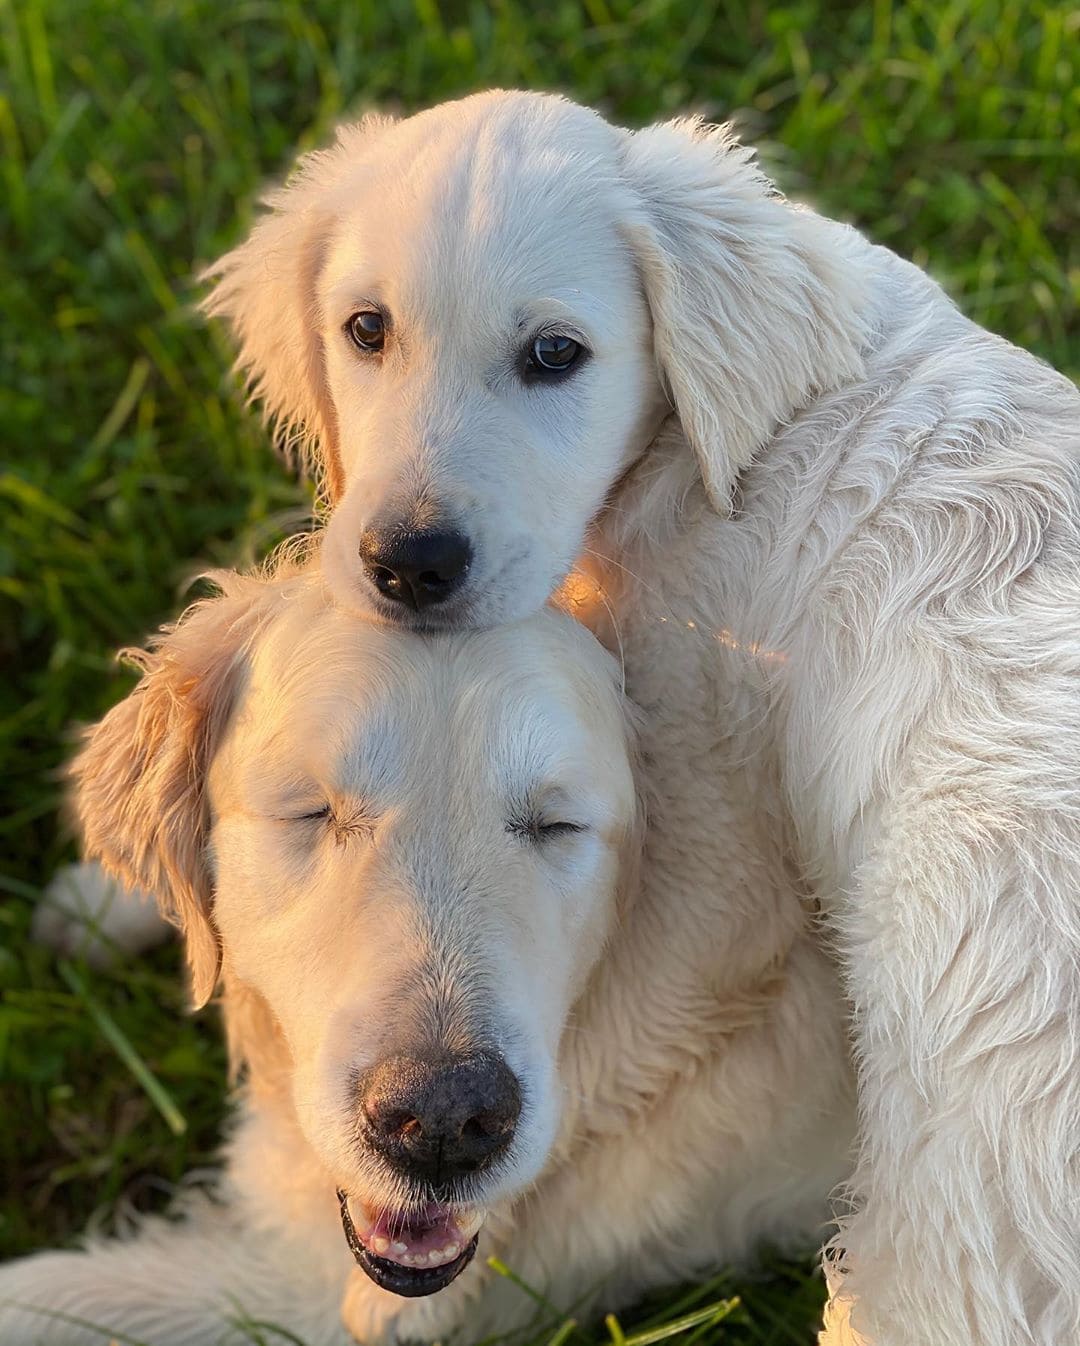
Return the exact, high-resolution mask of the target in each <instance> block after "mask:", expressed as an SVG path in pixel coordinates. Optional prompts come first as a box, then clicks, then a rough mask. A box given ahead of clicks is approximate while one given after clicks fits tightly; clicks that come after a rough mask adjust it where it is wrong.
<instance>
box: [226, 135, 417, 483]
mask: <svg viewBox="0 0 1080 1346" xmlns="http://www.w3.org/2000/svg"><path fill="white" fill-rule="evenodd" d="M392 121H393V119H392V118H389V117H377V116H368V117H365V118H364V119H363V120H362V121H360V122H357V123H356V124H354V125H349V126H342V127H339V128H338V131H337V140H336V143H335V144H334V145H333V146H332V147H331V148H329V149H326V150H316V151H314V152H312V153H310V154H306V155H304V156H303V157H302V158H301V159H300V161H299V162H298V163H297V165H296V167H295V169H294V170H293V173H292V175H291V176H290V178H289V179H288V181H287V182H286V184H285V185H284V186H283V187H279V188H277V189H276V190H274V191H271V192H269V193H268V194H267V195H266V196H265V197H264V198H263V204H264V205H265V206H267V207H268V208H269V214H266V215H264V216H263V217H262V218H261V219H260V220H259V221H258V222H257V223H256V224H255V227H254V228H253V229H252V231H251V233H250V234H249V236H248V238H247V239H246V240H245V241H244V242H243V243H241V244H240V245H239V247H236V248H234V249H233V250H232V251H231V252H227V253H226V254H225V255H224V256H223V257H220V258H219V259H218V260H217V261H216V262H214V263H213V264H212V265H211V266H209V267H207V269H206V270H205V271H204V272H203V273H202V275H201V276H200V280H210V281H213V282H215V284H214V288H213V290H212V291H211V293H210V294H209V295H208V296H207V298H206V299H205V300H204V301H203V304H202V309H203V312H204V313H207V314H209V315H210V316H211V317H218V318H224V319H225V320H226V321H227V322H228V323H229V325H230V326H231V328H232V332H233V336H234V338H235V340H236V343H237V347H238V350H239V354H238V356H237V362H236V363H237V367H238V368H239V369H240V370H242V371H243V373H244V375H245V377H246V380H247V390H248V394H249V396H250V397H251V399H252V400H259V401H261V402H262V404H263V408H264V411H265V414H266V416H267V417H268V419H269V420H270V421H271V422H272V423H273V424H274V427H275V432H276V436H277V440H278V443H279V445H280V446H281V447H282V448H283V449H284V450H285V451H286V452H288V453H291V452H293V451H299V453H300V456H301V457H302V458H303V459H304V460H305V461H310V462H314V463H315V464H316V465H317V466H318V467H319V468H321V470H322V473H323V475H324V478H325V484H326V487H327V489H328V491H329V493H330V496H331V498H332V499H333V498H336V497H337V496H338V495H339V494H340V492H341V490H342V488H343V485H344V483H343V481H342V472H341V460H340V457H339V455H338V427H337V415H336V412H335V410H334V405H333V402H332V401H331V398H330V393H329V390H328V388H327V386H326V367H325V359H324V352H323V342H322V333H321V319H322V315H321V314H320V313H319V311H318V303H317V299H316V293H315V287H316V282H317V280H318V277H319V273H320V271H321V269H322V264H323V257H324V250H325V245H326V239H327V234H328V231H329V229H330V227H331V226H332V224H333V218H334V215H333V212H334V205H335V201H334V188H335V187H337V186H338V185H339V184H341V183H342V182H343V181H344V180H345V179H346V178H347V176H348V173H349V170H350V168H351V167H353V166H354V165H355V164H356V162H357V160H358V159H359V158H360V157H361V156H362V154H363V152H364V150H365V149H366V147H367V146H368V144H369V143H370V141H371V140H372V138H373V137H375V136H377V135H378V134H379V133H380V132H381V131H382V130H383V129H384V128H385V127H387V126H389V125H391V124H392Z"/></svg>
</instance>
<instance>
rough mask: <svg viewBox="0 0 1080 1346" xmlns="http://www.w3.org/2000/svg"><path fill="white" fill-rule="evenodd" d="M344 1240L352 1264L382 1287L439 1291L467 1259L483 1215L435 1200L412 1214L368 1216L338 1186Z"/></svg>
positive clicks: (413, 1293) (410, 1294) (414, 1292)
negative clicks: (439, 1203) (354, 1260)
mask: <svg viewBox="0 0 1080 1346" xmlns="http://www.w3.org/2000/svg"><path fill="white" fill-rule="evenodd" d="M337 1195H338V1202H339V1204H340V1206H341V1223H342V1225H343V1227H344V1229H345V1239H346V1242H347V1243H348V1245H349V1250H350V1252H351V1253H352V1255H353V1257H355V1258H356V1261H357V1263H358V1264H359V1266H360V1267H362V1268H363V1270H364V1271H365V1272H366V1273H367V1275H368V1276H370V1277H371V1279H372V1280H373V1281H374V1282H375V1284H376V1285H378V1286H380V1287H381V1288H382V1289H383V1290H389V1291H390V1292H391V1293H392V1294H395V1295H404V1296H405V1297H407V1298H409V1299H414V1298H417V1297H418V1296H420V1295H433V1294H435V1292H436V1291H437V1290H444V1289H445V1288H446V1287H447V1286H448V1285H449V1284H450V1282H451V1281H452V1280H454V1279H455V1277H457V1276H459V1275H460V1274H461V1273H462V1272H463V1271H464V1270H465V1268H466V1267H467V1266H468V1265H469V1263H470V1262H471V1261H472V1258H473V1254H474V1253H475V1252H476V1244H477V1239H478V1238H479V1229H480V1226H481V1225H482V1224H483V1222H484V1218H485V1216H486V1214H487V1212H486V1211H485V1210H482V1209H479V1210H478V1209H472V1210H467V1209H463V1208H460V1207H459V1208H456V1209H455V1208H454V1207H453V1206H440V1205H436V1204H434V1203H432V1204H430V1205H428V1206H426V1207H425V1208H424V1209H423V1210H422V1211H420V1212H418V1213H416V1214H413V1215H404V1214H402V1213H401V1212H395V1211H384V1212H382V1213H381V1214H380V1215H378V1216H376V1217H374V1218H372V1217H371V1216H369V1215H367V1214H366V1213H364V1214H363V1215H361V1214H360V1213H361V1212H362V1211H363V1206H362V1205H361V1204H360V1203H357V1204H356V1210H357V1214H358V1216H359V1217H360V1218H359V1219H358V1220H354V1219H353V1213H352V1210H351V1209H350V1206H349V1197H348V1194H347V1193H346V1192H343V1191H342V1190H341V1189H340V1188H339V1189H338V1194H337Z"/></svg>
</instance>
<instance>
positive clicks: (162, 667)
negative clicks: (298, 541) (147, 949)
mask: <svg viewBox="0 0 1080 1346" xmlns="http://www.w3.org/2000/svg"><path fill="white" fill-rule="evenodd" d="M265 588H266V586H265V585H259V584H257V583H256V582H254V581H251V582H248V584H245V585H242V586H241V588H240V591H239V593H237V594H234V595H233V596H228V597H223V598H215V599H209V600H207V601H205V602H203V603H199V604H196V605H195V606H194V607H193V608H191V609H189V611H188V613H186V614H185V616H184V617H183V618H182V619H181V620H180V622H179V623H177V625H176V626H175V627H173V628H164V631H163V634H162V635H161V636H160V637H159V638H158V640H157V641H156V642H155V643H154V644H153V646H152V648H151V649H150V650H149V651H134V652H132V651H127V652H125V654H126V657H127V658H128V659H130V660H131V662H133V663H135V664H137V665H138V666H139V667H140V668H141V669H142V678H141V680H140V682H139V684H138V686H137V687H136V688H135V690H134V691H133V692H131V694H130V695H129V696H127V697H126V698H125V699H124V700H123V701H121V702H120V703H119V704H118V705H116V706H114V707H113V709H112V710H111V711H109V713H108V714H107V715H106V716H105V718H104V719H103V720H101V721H100V722H99V723H98V724H96V725H94V726H93V727H92V728H90V729H89V730H88V731H87V733H86V736H85V744H84V747H83V749H82V751H81V752H80V753H79V755H78V756H77V757H76V759H75V761H74V762H73V764H72V767H71V774H72V776H73V778H74V781H75V795H74V803H75V809H76V813H77V814H78V817H79V821H80V823H81V826H82V831H83V836H84V842H85V850H86V854H87V856H88V857H89V858H91V859H97V860H100V861H101V862H102V863H103V864H104V866H105V868H106V869H107V870H108V871H109V872H110V873H113V874H115V875H117V877H118V878H120V879H121V880H122V881H123V882H125V883H127V884H131V885H137V886H138V887H141V888H144V889H147V890H149V891H150V892H152V893H154V894H155V895H156V897H157V900H158V903H159V905H160V906H161V909H162V911H163V913H164V914H165V915H166V916H167V917H168V918H169V919H170V920H171V921H172V922H173V923H174V924H175V925H178V926H179V927H180V929H181V930H182V931H183V933H184V936H185V939H186V944H187V956H188V961H189V963H190V966H191V983H192V996H193V999H194V1003H195V1007H196V1008H197V1009H198V1008H201V1006H203V1005H205V1004H206V1002H207V1000H209V999H210V996H211V995H212V994H213V991H214V987H215V986H216V984H217V980H218V975H219V973H220V971H221V947H220V944H219V941H218V935H217V931H216V930H215V928H214V922H213V916H212V912H211V901H212V896H213V894H212V883H211V877H210V870H209V866H208V863H207V857H206V845H207V840H208V834H209V825H210V816H209V808H208V805H207V799H206V775H207V771H208V768H209V764H210V761H211V758H212V757H213V754H214V751H215V747H216V744H217V741H218V739H219V737H220V734H221V730H222V728H223V727H224V725H225V722H226V720H227V719H228V715H229V711H230V709H231V707H232V703H233V700H234V697H235V693H236V689H237V686H238V683H239V679H240V677H241V676H242V672H243V667H244V651H245V648H246V646H247V643H248V641H249V639H250V638H251V635H252V634H253V633H254V630H255V628H256V626H257V623H258V620H259V617H260V615H261V614H262V613H263V612H264V611H265V607H266V605H265V603H264V602H260V598H261V594H262V591H264V590H265Z"/></svg>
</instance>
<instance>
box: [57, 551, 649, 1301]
mask: <svg viewBox="0 0 1080 1346" xmlns="http://www.w3.org/2000/svg"><path fill="white" fill-rule="evenodd" d="M226 590H227V592H226V593H225V595H224V596H223V597H222V598H220V599H217V600H214V601H211V602H209V603H206V604H203V605H202V606H200V607H199V608H197V609H196V610H195V611H194V612H193V613H192V614H191V615H190V616H189V617H188V618H187V619H186V620H185V621H183V622H182V623H181V624H180V626H179V627H178V628H177V629H176V630H175V631H174V632H172V633H171V634H169V635H167V636H166V637H165V638H164V640H163V641H162V642H161V643H160V644H159V646H158V647H157V649H156V651H155V652H154V653H153V654H151V655H150V656H148V657H147V659H146V662H145V673H144V678H143V682H142V685H141V686H140V688H138V689H137V690H136V691H135V692H134V693H132V695H131V696H130V697H129V698H128V700H127V701H126V702H124V703H122V704H121V706H119V707H117V709H116V710H114V711H113V712H112V713H111V714H110V715H109V716H107V717H106V718H105V720H103V721H102V723H101V724H100V725H99V726H98V727H97V728H96V729H95V730H94V731H92V733H91V735H90V738H89V742H88V744H87V746H86V748H85V749H84V751H83V754H82V756H81V757H80V758H79V760H78V762H77V764H76V775H77V777H78V780H79V782H80V793H79V798H78V803H79V807H80V810H81V813H82V816H83V820H84V823H85V828H86V834H87V840H88V845H89V849H90V851H91V852H92V853H93V854H96V855H98V856H100V857H102V858H103V859H104V860H105V861H106V862H107V863H108V864H109V865H111V866H112V867H113V868H116V869H119V870H121V872H122V873H123V874H124V875H125V876H126V877H127V878H129V879H130V880H133V881H135V882H138V883H140V884H142V885H144V886H146V887H150V888H154V889H156V890H157V891H158V892H159V893H160V894H161V895H162V896H163V898H164V899H165V900H166V902H167V903H170V904H172V905H174V906H175V908H176V910H178V912H179V915H180V918H181V921H182V923H183V925H184V928H185V931H186V934H187V938H188V945H189V951H190V954H191V959H192V966H193V970H194V972H195V987H196V997H197V998H198V999H205V998H206V996H207V995H208V994H209V993H210V990H211V989H212V985H213V982H214V979H215V977H216V972H217V967H218V965H219V961H220V960H223V961H224V966H225V969H226V972H227V975H228V978H229V981H230V984H236V985H238V986H241V987H243V988H244V989H245V991H246V992H249V993H254V994H255V995H256V996H258V997H260V998H261V999H262V1000H263V1001H264V1002H265V1004H266V1005H267V1006H268V1008H269V1010H270V1013H271V1015H272V1016H273V1020H274V1021H276V1023H277V1024H278V1025H280V1030H281V1033H282V1035H283V1039H284V1043H285V1044H286V1047H287V1056H288V1059H289V1062H290V1063H291V1089H292V1094H293V1097H294V1099H295V1104H296V1114H297V1118H298V1121H299V1125H300V1126H301V1127H302V1129H303V1131H304V1133H305V1134H306V1136H307V1138H308V1140H309V1142H310V1143H311V1145H312V1146H313V1147H314V1148H315V1150H316V1151H317V1152H318V1154H319V1155H320V1156H321V1158H322V1160H323V1162H324V1163H325V1165H326V1167H327V1169H328V1170H329V1172H330V1174H331V1175H332V1177H333V1179H334V1181H335V1183H336V1184H337V1186H338V1187H339V1188H340V1189H341V1192H342V1194H343V1195H342V1203H343V1216H344V1219H345V1226H346V1231H347V1235H348V1238H349V1241H350V1244H351V1246H352V1248H353V1251H354V1254H355V1255H356V1257H357V1260H358V1261H359V1262H360V1263H361V1265H362V1266H364V1268H365V1270H367V1271H368V1273H369V1274H370V1275H372V1277H373V1278H374V1279H376V1280H377V1281H378V1282H379V1283H380V1284H382V1285H384V1286H385V1287H387V1288H389V1289H391V1290H394V1291H396V1292H397V1293H399V1294H427V1293H431V1292H432V1291H434V1290H438V1289H440V1288H441V1287H442V1286H443V1285H445V1284H447V1283H448V1282H449V1281H450V1280H451V1279H453V1277H454V1275H456V1274H457V1272H458V1271H460V1270H461V1269H462V1267H463V1266H464V1265H465V1263H466V1262H467V1261H468V1259H469V1257H470V1256H471V1254H472V1250H473V1248H474V1246H475V1239H476V1235H477V1229H478V1225H479V1221H480V1219H481V1218H482V1215H483V1211H484V1208H485V1207H487V1206H488V1205H490V1204H491V1203H492V1202H494V1201H496V1200H499V1199H502V1198H505V1197H508V1196H512V1195H513V1194H514V1193H516V1192H518V1191H519V1190H520V1189H521V1188H522V1186H523V1185H524V1184H526V1183H528V1182H530V1181H531V1180H533V1179H534V1178H535V1177H536V1175H537V1173H538V1172H539V1171H540V1169H541V1168H542V1166H543V1164H544V1162H545V1159H546V1156H547V1154H548V1151H549V1149H550V1146H551V1144H552V1141H553V1138H554V1134H555V1129H556V1126H557V1122H558V1117H559V1111H560V1107H559V1105H560V1086H559V1078H558V1065H557V1063H558V1054H559V1044H560V1040H561V1037H562V1034H563V1030H564V1027H565V1024H566V1021H567V1017H568V1014H569V1012H570V1009H571V1006H572V1005H573V1003H574V1002H575V1000H576V999H577V998H578V996H579V995H580V994H581V991H582V989H583V987H584V985H585V983H586V980H587V978H588V976H589V972H590V970H591V968H592V967H593V965H594V963H595V962H596V959H597V958H598V956H599V953H600V950H601V948H602V946H603V943H604V940H605V937H606V935H607V933H608V931H609V929H610V926H611V922H612V920H613V916H614V911H615V903H616V894H617V889H618V885H619V879H620V866H621V865H622V864H623V863H624V862H625V860H626V857H627V851H628V848H629V845H630V835H631V824H632V821H633V817H634V791H633V783H632V779H631V773H630V766H629V761H628V749H627V739H626V728H625V720H624V711H623V706H622V702H621V698H620V695H619V692H618V690H617V688H616V685H615V678H614V671H613V668H612V666H611V664H610V662H609V659H608V656H607V655H606V654H604V653H603V651H601V650H600V648H599V646H598V645H596V643H595V642H594V641H593V640H592V638H591V637H590V636H588V635H587V633H585V632H584V631H583V630H582V629H581V628H580V627H579V626H577V624H576V623H574V622H572V621H571V620H570V619H569V618H566V617H563V616H561V615H559V614H556V613H554V612H543V613H541V614H539V615H537V616H535V617H533V618H532V619H529V620H528V621H525V622H522V623H520V624H517V625H515V626H508V627H503V628H499V629H498V630H495V631H478V632H465V633H461V634H459V635H456V636H437V637H434V638H432V637H427V638H424V637H420V636H418V635H413V634H409V633H405V632H397V633H394V632H390V631H387V630H386V629H385V627H382V626H379V625H376V624H373V623H371V622H368V621H364V620H361V619H358V618H357V617H356V616H354V615H348V614H346V613H344V612H343V611H341V610H340V609H338V608H337V607H335V606H334V605H333V604H332V603H331V602H329V601H328V598H327V593H326V589H325V587H324V586H323V584H322V582H321V580H320V579H319V578H318V577H317V576H314V575H303V576H299V577H293V578H292V579H288V580H283V581H278V582H266V581H261V582H260V581H252V580H247V581H236V580H235V579H231V580H227V581H226Z"/></svg>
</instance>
